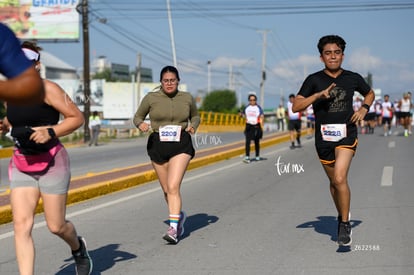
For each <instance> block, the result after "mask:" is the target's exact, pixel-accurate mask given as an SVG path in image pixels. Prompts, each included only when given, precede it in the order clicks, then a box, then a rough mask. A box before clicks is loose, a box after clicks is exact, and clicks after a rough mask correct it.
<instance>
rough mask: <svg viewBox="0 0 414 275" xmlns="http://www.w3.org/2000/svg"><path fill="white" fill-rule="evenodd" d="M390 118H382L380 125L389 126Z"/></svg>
mask: <svg viewBox="0 0 414 275" xmlns="http://www.w3.org/2000/svg"><path fill="white" fill-rule="evenodd" d="M391 121H392V117H383V118H382V125H385V124H388V125H391Z"/></svg>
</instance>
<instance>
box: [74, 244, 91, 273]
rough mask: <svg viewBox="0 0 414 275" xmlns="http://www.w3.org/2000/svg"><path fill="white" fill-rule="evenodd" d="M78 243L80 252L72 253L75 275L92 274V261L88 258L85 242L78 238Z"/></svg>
mask: <svg viewBox="0 0 414 275" xmlns="http://www.w3.org/2000/svg"><path fill="white" fill-rule="evenodd" d="M78 239H79V243H80V246H81V247H80V250H79V252H77V253H72V255H73V258H74V260H75V264H76V268H75V269H76V275H89V274H91V272H92V267H93V263H92V259H91V257H90V256H89V253H88V248H87V247H86V241H85V239H84V238H83V237H78Z"/></svg>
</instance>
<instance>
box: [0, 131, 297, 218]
mask: <svg viewBox="0 0 414 275" xmlns="http://www.w3.org/2000/svg"><path fill="white" fill-rule="evenodd" d="M289 140H290V137H289V134H286V135H282V136H278V137H275V138H271V139H269V140H262V142H261V143H260V147H261V148H265V147H269V146H272V145H276V144H279V143H282V142H286V141H289ZM252 146H253V145H252ZM244 150H245V149H244V146H240V147H238V148H235V149H230V150H227V151H223V152H221V153H216V154H212V155H207V156H204V157H200V158H196V159H193V160H192V161H191V162H190V164H189V166H188V169H187V170H192V169H196V168H199V167H202V166H206V165H209V164H212V163H215V162H218V161H223V160H226V159H230V158H233V157H236V156H240V155H244ZM156 179H157V176H156V174H155V171H154V170H149V171H145V172H141V173H137V174H133V175H129V176H125V177H121V178H116V179H112V180H108V181H103V182H100V183H95V184H91V185H88V186H84V187H80V188H76V189H72V190H69V192H68V198H67V205H70V204H74V203H78V202H82V201H85V200H89V199H92V198H96V197H99V196H103V195H106V194H109V193H112V192H117V191H121V190H124V189H128V188H131V187H135V186H138V185H141V184H145V183H148V182H151V181H154V180H156ZM35 212H36V214H39V213H42V212H43V203H42V201H41V200H40V202H39V204H38V207H37V208H36V211H35ZM12 220H13V215H12V211H11V206H10V205H5V206H0V225H1V224H6V223H9V222H11V221H12Z"/></svg>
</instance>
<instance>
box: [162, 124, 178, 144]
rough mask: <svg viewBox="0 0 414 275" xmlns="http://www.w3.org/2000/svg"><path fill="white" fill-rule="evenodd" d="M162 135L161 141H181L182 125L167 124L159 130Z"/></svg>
mask: <svg viewBox="0 0 414 275" xmlns="http://www.w3.org/2000/svg"><path fill="white" fill-rule="evenodd" d="M158 132H159V135H160V141H162V142H165V141H175V142H178V141H180V137H181V126H180V125H165V126H162V127H160V128H159V130H158Z"/></svg>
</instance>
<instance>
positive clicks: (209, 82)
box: [207, 60, 211, 94]
mask: <svg viewBox="0 0 414 275" xmlns="http://www.w3.org/2000/svg"><path fill="white" fill-rule="evenodd" d="M210 91H211V61H210V60H209V61H207V94H209V93H210Z"/></svg>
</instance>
